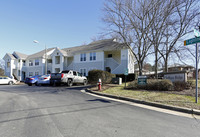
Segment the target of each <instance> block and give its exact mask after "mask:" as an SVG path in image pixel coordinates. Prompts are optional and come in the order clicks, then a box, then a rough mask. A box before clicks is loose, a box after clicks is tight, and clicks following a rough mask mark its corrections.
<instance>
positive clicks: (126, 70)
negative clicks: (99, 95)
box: [124, 68, 128, 88]
mask: <svg viewBox="0 0 200 137" xmlns="http://www.w3.org/2000/svg"><path fill="white" fill-rule="evenodd" d="M124 75H125V88H126V78H127V75H128V68H127V69H125V72H124Z"/></svg>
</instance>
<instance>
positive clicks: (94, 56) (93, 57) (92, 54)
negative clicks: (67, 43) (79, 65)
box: [90, 52, 96, 61]
mask: <svg viewBox="0 0 200 137" xmlns="http://www.w3.org/2000/svg"><path fill="white" fill-rule="evenodd" d="M91 60H96V52H93V53H90V61H91Z"/></svg>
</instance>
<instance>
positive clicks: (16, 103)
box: [0, 85, 200, 137]
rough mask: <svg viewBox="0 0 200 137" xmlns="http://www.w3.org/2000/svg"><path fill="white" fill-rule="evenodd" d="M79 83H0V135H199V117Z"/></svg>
mask: <svg viewBox="0 0 200 137" xmlns="http://www.w3.org/2000/svg"><path fill="white" fill-rule="evenodd" d="M84 88H86V87H84V86H74V87H65V86H60V87H50V86H41V87H38V86H32V87H29V86H27V85H13V86H8V85H1V86H0V136H1V137H94V136H95V137H113V136H114V137H122V136H126V137H133V136H142V137H151V136H152V137H155V136H170V137H175V136H177V137H178V136H182V137H184V136H185V137H188V136H199V135H200V133H199V130H200V121H198V120H196V119H194V118H193V119H192V118H185V117H180V116H174V115H170V114H165V113H161V112H156V111H152V110H148V109H143V108H140V107H136V106H131V105H127V104H124V103H120V102H116V101H111V100H107V99H102V98H98V97H95V96H91V95H88V94H85V93H82V92H80V90H82V89H84Z"/></svg>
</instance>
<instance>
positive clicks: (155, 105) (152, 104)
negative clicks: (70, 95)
mask: <svg viewBox="0 0 200 137" xmlns="http://www.w3.org/2000/svg"><path fill="white" fill-rule="evenodd" d="M86 92H89V93H92V94H96V95H100V96H105V97H110V98H114V99H119V100H125V101H130V102H134V103H139V104H144V105H149V106H154V107H158V108H164V109H169V110H174V111H178V112H184V113H188V114H195V115H200V110H197V109H189V108H183V107H177V106H170V105H164V104H161V103H155V102H147V101H141V100H136V99H132V98H128V97H121V96H115V95H110V94H105V93H101V92H95V91H92V90H89V89H86Z"/></svg>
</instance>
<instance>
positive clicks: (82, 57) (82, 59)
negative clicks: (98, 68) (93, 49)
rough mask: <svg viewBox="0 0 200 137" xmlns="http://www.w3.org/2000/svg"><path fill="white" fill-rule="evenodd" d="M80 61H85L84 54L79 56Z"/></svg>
mask: <svg viewBox="0 0 200 137" xmlns="http://www.w3.org/2000/svg"><path fill="white" fill-rule="evenodd" d="M80 61H86V53H83V54H81V56H80Z"/></svg>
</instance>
